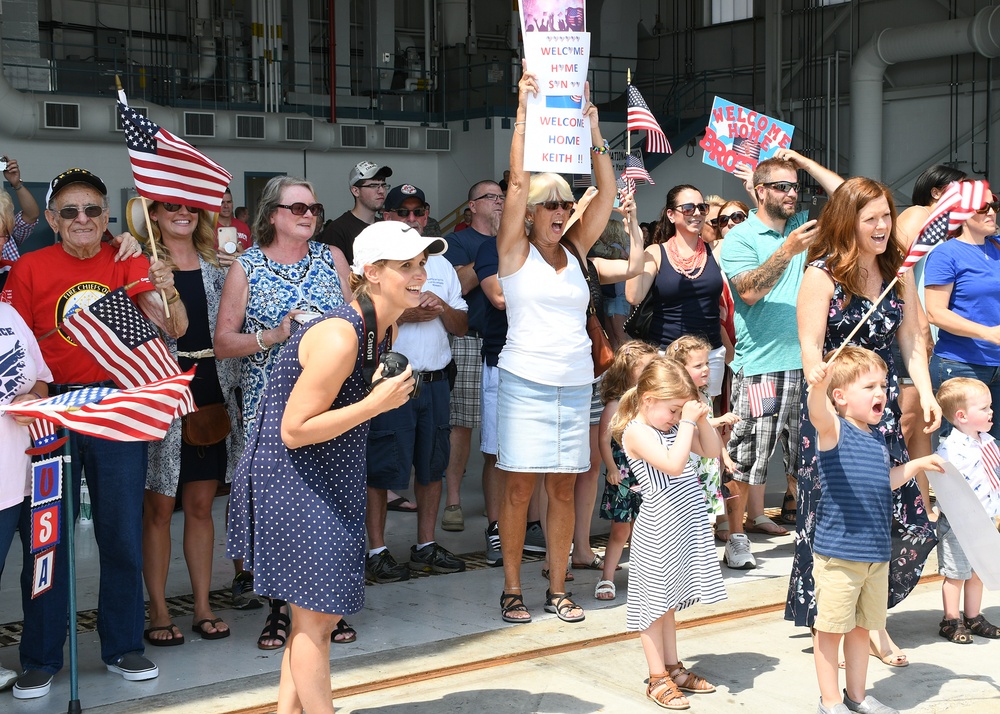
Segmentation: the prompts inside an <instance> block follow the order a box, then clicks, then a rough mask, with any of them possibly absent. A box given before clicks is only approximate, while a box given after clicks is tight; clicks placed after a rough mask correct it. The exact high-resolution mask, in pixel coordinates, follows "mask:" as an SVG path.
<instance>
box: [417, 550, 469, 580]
mask: <svg viewBox="0 0 1000 714" xmlns="http://www.w3.org/2000/svg"><path fill="white" fill-rule="evenodd" d="M410 570H419V571H421V572H424V573H461V572H462V571H463V570H465V561H464V560H462V559H461V558H459V557H458V556H456V555H455V554H453V553H451V552H449V551H448V550H446V549H444V548H442V547H441V546H439V545H438V544H437V543H431V544H430V545H425V546H424V547H423V548H421V549H419V550H417V546H415V545H411V546H410Z"/></svg>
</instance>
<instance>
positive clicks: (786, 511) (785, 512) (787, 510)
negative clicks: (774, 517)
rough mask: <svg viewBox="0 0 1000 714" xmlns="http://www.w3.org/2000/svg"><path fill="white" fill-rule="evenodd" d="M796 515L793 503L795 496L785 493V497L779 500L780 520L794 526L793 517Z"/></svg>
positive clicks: (795, 507)
mask: <svg viewBox="0 0 1000 714" xmlns="http://www.w3.org/2000/svg"><path fill="white" fill-rule="evenodd" d="M789 504H791V505H789ZM797 515H798V512H797V506H796V504H795V496H793V495H792V494H790V493H786V494H785V497H784V498H783V499H782V500H781V522H782V523H784V524H786V525H789V526H794V525H795V517H796V516H797Z"/></svg>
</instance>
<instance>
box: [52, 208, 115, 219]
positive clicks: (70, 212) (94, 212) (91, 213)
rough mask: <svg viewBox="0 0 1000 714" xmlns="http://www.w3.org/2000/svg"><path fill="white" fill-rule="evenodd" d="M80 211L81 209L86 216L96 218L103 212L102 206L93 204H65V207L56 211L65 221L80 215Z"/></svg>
mask: <svg viewBox="0 0 1000 714" xmlns="http://www.w3.org/2000/svg"><path fill="white" fill-rule="evenodd" d="M80 211H83V214H84V215H85V216H86V217H87V218H97V217H98V216H99V215H101V214H102V213H104V207H103V206H94V205H90V206H84V207H83V208H79V207H78V206H66V207H65V208H60V209H59V210H58V211H57V213H58V214H59V216H60V217H61V218H65V219H66V220H67V221H72V220H73V219H74V218H76V217H77V216H78V215H80Z"/></svg>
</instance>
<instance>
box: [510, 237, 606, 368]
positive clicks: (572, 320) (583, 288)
mask: <svg viewBox="0 0 1000 714" xmlns="http://www.w3.org/2000/svg"><path fill="white" fill-rule="evenodd" d="M563 251H565V252H566V268H565V269H564V270H563V271H562V272H561V273H557V272H556V271H555V269H554V268H553V267H552V266H551V265H549V264H548V263H546V262H545V259H544V258H543V257H542V254H541V253H539V252H538V250H537V249H536V248H535V246H534V245H532V244H530V243H529V246H528V257H527V258H526V259H525V261H524V265H522V266H521V268H520V269H519V270H517V271H516V272H514V273H512V274H510V275H508V276H506V277H503V278H500V279H499V280H500V286H501V287H502V288H503V294H504V299H505V300H506V302H507V342H506V344H504V347H503V350H502V351H501V352H500V361H499V365H498V366H499V367H500V368H501V369H505V370H507V371H508V372H511V373H513V374H516V375H517V376H518V377H521V378H522V379H528V380H531V381H532V382H537V383H539V384H547V385H550V386H555V387H572V386H579V385H581V384H590V383H591V382H593V381H594V361H593V357H592V356H591V354H590V337H588V336H587V307H588V305H590V291H589V290H588V289H587V281H586V280H585V279H584V277H583V273H582V272H581V270H580V263H579V262H578V261H577V259H576V257H574V256H573V254H572V253H570V252H569V251H567V250H566V248H565V247H563Z"/></svg>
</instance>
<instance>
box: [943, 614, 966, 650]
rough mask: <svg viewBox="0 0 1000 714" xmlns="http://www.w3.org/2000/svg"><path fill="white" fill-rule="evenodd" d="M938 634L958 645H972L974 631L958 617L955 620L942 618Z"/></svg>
mask: <svg viewBox="0 0 1000 714" xmlns="http://www.w3.org/2000/svg"><path fill="white" fill-rule="evenodd" d="M938 634H939V635H941V636H942V637H943V638H945V639H946V640H948V641H949V642H954V643H955V644H958V645H971V644H972V642H973V639H972V633H971V632H969V630H968V629H966V627H965V625H964V624H962V621H961V620H959V619H958V618H957V617H956V618H955V619H954V620H941V629H940V630H938Z"/></svg>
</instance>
